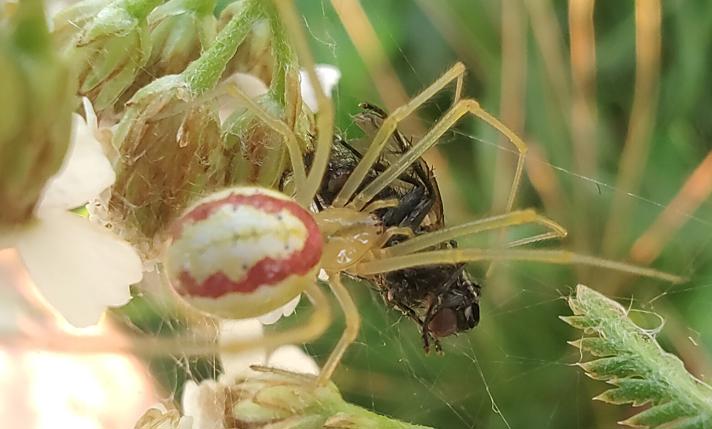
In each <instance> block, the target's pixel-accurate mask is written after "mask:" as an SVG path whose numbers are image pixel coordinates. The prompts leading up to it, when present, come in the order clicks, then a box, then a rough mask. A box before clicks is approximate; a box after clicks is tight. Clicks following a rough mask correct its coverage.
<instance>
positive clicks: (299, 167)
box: [226, 85, 306, 205]
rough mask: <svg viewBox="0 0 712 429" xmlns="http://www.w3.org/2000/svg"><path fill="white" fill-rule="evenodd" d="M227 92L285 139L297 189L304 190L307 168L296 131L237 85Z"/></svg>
mask: <svg viewBox="0 0 712 429" xmlns="http://www.w3.org/2000/svg"><path fill="white" fill-rule="evenodd" d="M226 90H227V91H228V93H230V94H231V95H233V96H234V97H237V98H239V99H240V100H241V101H242V102H244V103H245V107H246V108H247V109H248V110H249V111H251V112H252V113H254V114H255V115H256V116H257V117H258V118H259V119H260V120H261V121H262V122H264V123H265V125H267V126H268V127H270V128H271V129H273V130H274V131H276V132H277V133H279V134H280V135H282V137H283V138H284V144H285V146H287V152H288V153H289V160H290V162H291V164H292V171H293V172H294V183H295V188H296V189H303V188H304V185H305V183H306V167H305V166H304V158H303V154H302V148H301V145H300V144H299V141H298V139H297V135H296V134H295V133H294V130H292V128H291V127H290V126H289V125H287V123H286V122H284V121H283V120H281V119H279V118H277V117H275V116H273V115H272V114H270V113H269V112H267V111H266V110H265V109H264V108H262V106H260V105H259V104H257V103H255V101H254V100H253V99H252V98H250V97H249V96H248V95H247V94H245V93H244V92H243V91H242V90H241V89H240V88H239V87H238V86H237V85H228V86H227V87H226ZM297 201H298V202H299V203H300V204H302V203H303V202H302V201H299V200H297ZM302 205H303V204H302Z"/></svg>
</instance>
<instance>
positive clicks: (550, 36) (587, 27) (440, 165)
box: [298, 0, 712, 428]
mask: <svg viewBox="0 0 712 429" xmlns="http://www.w3.org/2000/svg"><path fill="white" fill-rule="evenodd" d="M637 3H639V4H638V7H639V10H638V19H637V23H636V2H618V1H603V2H595V3H594V2H592V1H591V2H588V1H580V0H572V1H570V2H564V1H549V0H513V1H507V2H497V1H490V0H483V1H472V0H449V1H443V2H440V1H437V2H436V1H430V0H420V1H406V0H399V1H380V0H362V1H361V2H360V5H361V8H358V3H356V2H352V1H343V0H334V1H333V2H329V1H313V0H303V1H300V2H298V4H299V6H300V8H301V10H302V12H303V13H304V15H305V21H306V23H307V26H308V29H309V32H310V33H311V35H312V36H313V49H314V51H315V53H316V56H317V60H318V61H319V62H324V63H331V64H335V65H337V66H338V67H339V69H340V70H341V72H342V74H343V77H342V80H341V83H340V85H339V87H338V89H337V91H336V93H335V95H334V99H335V102H336V107H337V113H338V124H339V129H340V130H341V132H342V133H343V134H345V135H346V136H350V137H355V136H358V131H357V130H356V129H355V127H354V126H352V125H351V120H350V115H351V114H353V113H355V112H356V111H357V110H358V108H357V104H358V103H359V102H362V101H370V102H373V103H376V104H379V105H381V106H384V107H386V108H388V109H392V108H393V107H394V106H398V105H399V104H402V102H403V99H401V98H399V97H401V96H403V95H404V94H407V95H408V96H413V95H414V94H416V93H417V92H418V91H419V90H421V89H423V88H424V87H425V86H426V85H428V84H429V83H431V82H432V81H433V80H435V79H436V78H437V77H439V75H440V74H441V73H443V72H444V71H445V70H447V68H448V67H450V66H451V65H452V64H454V63H455V62H456V61H462V62H463V63H464V64H465V65H466V66H467V68H468V71H467V76H466V78H465V89H464V96H466V97H473V98H476V99H477V100H478V101H480V102H481V104H482V105H483V107H484V108H485V109H487V110H488V111H490V112H491V113H493V114H495V115H496V116H498V117H499V118H500V119H501V120H502V121H503V122H504V123H505V124H507V125H508V126H510V127H511V128H512V129H514V130H515V131H516V132H517V133H518V134H519V135H520V136H522V137H523V138H524V140H525V141H526V142H527V143H529V144H530V145H532V146H533V149H532V152H531V153H530V155H529V161H528V163H527V171H528V174H529V176H531V177H527V178H526V179H525V183H524V184H523V187H522V189H521V192H520V194H519V196H518V199H517V201H516V202H515V207H518V208H524V207H534V208H536V209H537V210H538V211H540V212H542V213H544V214H546V215H547V216H549V217H551V218H553V219H555V220H557V221H558V222H560V223H562V224H563V225H564V226H565V227H566V228H567V229H568V230H569V233H570V235H569V237H567V238H566V239H565V240H563V241H562V242H561V243H560V244H558V243H549V244H547V245H546V247H563V248H567V249H573V250H577V251H579V252H582V253H588V254H593V255H597V256H604V257H608V258H612V259H616V260H637V261H638V262H640V263H648V262H647V261H650V265H651V266H653V267H656V268H659V269H662V270H666V271H669V272H673V273H678V274H682V275H685V276H689V277H690V281H689V282H688V283H686V284H684V285H681V286H672V285H670V284H665V283H663V282H660V281H656V280H651V279H642V278H634V277H632V276H627V275H621V274H619V273H610V272H604V271H602V270H600V269H582V268H580V267H561V266H546V265H541V264H524V263H511V264H501V265H498V267H497V269H496V270H495V271H494V274H493V275H492V276H491V277H490V278H488V279H485V278H484V277H485V270H484V269H483V267H482V266H477V265H473V266H472V269H471V272H472V274H473V275H474V276H475V277H476V278H478V279H479V280H480V281H481V282H482V283H483V285H484V289H483V295H484V298H483V302H482V303H481V305H482V322H481V324H480V326H479V327H477V328H476V329H475V330H473V331H471V332H470V333H468V334H465V335H460V336H458V337H457V338H450V339H448V340H446V341H445V342H444V343H445V344H444V349H445V354H444V356H437V355H431V356H425V355H424V353H423V351H422V349H421V344H420V337H419V335H418V332H417V330H416V327H415V326H414V325H413V324H412V323H411V322H410V321H408V320H406V319H404V318H402V317H401V316H400V315H399V314H398V313H397V312H395V311H392V310H387V309H386V308H385V306H384V305H383V303H382V301H381V298H380V297H379V296H378V294H376V293H375V292H372V291H370V290H369V288H368V287H366V285H359V284H353V285H352V288H351V289H352V291H353V293H354V295H355V296H356V298H357V300H358V305H359V308H360V309H361V312H362V316H363V320H364V323H363V328H362V333H361V335H360V337H359V340H358V342H357V343H356V344H355V345H353V346H352V347H351V349H349V351H348V352H347V355H346V358H345V359H344V364H343V365H342V367H341V368H340V369H339V370H338V371H337V374H336V383H337V384H338V385H339V386H340V387H341V389H342V391H343V393H344V395H345V396H346V397H347V399H349V400H352V401H354V402H357V403H359V404H361V405H363V406H366V407H369V408H372V409H375V410H377V411H379V412H381V413H385V414H389V415H392V416H395V417H398V418H401V419H405V420H408V421H413V422H416V423H419V424H426V425H432V426H435V427H439V428H455V427H463V428H469V427H482V428H484V427H487V428H500V427H501V428H504V427H512V428H522V427H534V428H547V427H551V428H563V427H579V428H599V427H613V426H615V425H616V423H615V422H617V421H620V420H623V419H624V418H625V416H626V415H629V414H630V412H631V411H630V409H628V408H625V407H614V406H610V405H606V404H602V403H600V402H596V401H592V399H591V398H592V397H594V396H595V395H597V394H598V393H600V392H601V391H603V390H604V387H605V386H604V385H603V384H602V383H600V382H594V381H592V380H590V379H588V378H587V377H585V376H584V375H583V374H582V372H581V371H579V370H578V369H577V368H576V367H574V366H572V364H573V363H575V362H577V361H579V359H580V356H579V355H578V350H576V349H574V348H573V347H570V346H568V345H567V344H566V341H568V340H573V339H576V336H577V335H579V334H577V333H576V332H575V331H574V330H572V329H570V328H569V327H567V326H566V325H565V324H564V323H562V322H561V321H559V320H558V316H559V315H565V314H569V310H568V308H567V306H566V303H565V301H564V297H566V296H567V295H568V294H569V293H570V292H571V290H572V288H573V286H575V285H576V284H577V283H585V284H587V285H589V286H591V287H594V288H595V289H597V290H599V291H602V292H604V293H606V294H607V295H609V296H611V297H615V298H617V299H619V300H620V301H621V302H623V303H624V304H625V303H629V302H630V300H631V299H633V304H632V305H634V306H636V307H640V308H645V309H647V310H653V311H656V312H659V313H661V314H662V315H663V316H664V317H665V318H666V322H667V324H666V327H665V329H664V330H663V332H662V337H661V341H662V342H663V344H664V345H665V347H666V348H667V349H668V350H670V351H674V352H675V353H677V354H679V355H680V356H681V357H682V359H683V360H684V361H685V362H686V364H687V366H688V368H689V369H690V370H691V371H692V372H693V373H694V374H696V375H697V376H699V377H701V378H702V379H704V378H705V375H706V374H709V373H710V369H711V368H712V362H711V361H710V357H709V356H710V348H711V347H712V268H710V261H712V245H711V242H712V203H711V202H710V201H709V200H708V199H707V198H706V197H707V195H708V194H709V189H710V187H711V186H712V183H710V181H711V180H710V178H709V176H710V175H711V174H712V172H711V171H710V170H711V169H712V165H710V162H709V161H708V162H707V163H706V164H705V165H702V166H701V167H700V168H699V169H698V171H697V174H698V176H697V177H700V176H701V177H702V178H703V179H704V178H706V181H705V180H696V181H695V182H694V183H693V184H694V185H695V186H691V185H688V188H686V190H685V191H682V192H681V189H682V188H683V185H684V184H685V183H686V181H687V180H688V177H689V176H690V175H691V174H692V173H693V171H695V169H696V168H697V167H698V166H700V165H701V163H702V162H703V160H704V159H705V157H706V156H708V153H709V152H710V150H712V120H710V112H711V111H712V85H710V82H709V79H710V76H712V46H711V45H712V37H711V36H712V34H711V33H712V3H710V2H706V1H674V0H668V1H665V2H662V5H661V8H662V10H661V21H660V27H659V28H658V30H659V32H657V33H656V29H655V28H656V26H655V23H654V22H655V11H656V7H655V5H656V4H657V2H654V1H640V2H637ZM354 5H356V6H354ZM587 8H590V9H588V12H587ZM337 10H338V11H339V12H340V13H338V12H337ZM361 12H363V13H364V15H361ZM364 17H365V19H364ZM587 17H592V19H590V20H589V19H587ZM650 22H652V24H651V23H650ZM349 28H351V29H352V30H351V31H352V32H351V34H350V33H349V30H348V29H349ZM636 29H637V31H638V32H639V33H640V35H639V38H640V40H641V43H640V45H639V46H638V53H639V54H641V56H642V57H644V58H642V59H641V60H639V61H640V62H639V63H638V65H636ZM371 30H372V32H371ZM656 34H658V35H659V37H660V40H661V46H660V50H659V53H660V55H659V56H658V61H659V67H656V66H655V64H656V59H655V55H654V54H653V55H652V57H650V55H648V56H647V57H646V52H648V51H652V52H653V53H654V52H655V51H656V49H655V40H656ZM371 35H373V36H374V37H375V38H373V37H370V36H371ZM587 35H590V36H591V37H587ZM572 46H573V47H574V48H573V50H572ZM572 59H573V60H572ZM572 64H573V65H572ZM587 64H588V66H587ZM656 70H659V73H658V72H656ZM636 81H637V83H636ZM636 85H637V87H636ZM401 89H402V90H401ZM636 91H637V93H638V95H637V99H636ZM452 94H453V91H452V89H449V90H447V91H445V92H444V93H443V94H442V96H439V97H436V98H435V99H434V100H432V101H430V102H428V103H427V104H426V105H425V106H424V107H423V108H422V109H421V110H420V111H419V112H418V118H416V119H415V120H411V121H410V122H408V123H406V124H404V129H405V130H406V131H407V132H408V133H409V134H411V135H413V136H414V138H417V136H418V135H422V133H423V132H424V130H427V128H428V126H429V125H430V124H432V123H434V121H435V120H436V119H437V118H438V116H439V115H440V114H442V113H443V112H444V111H445V110H446V109H447V107H448V106H449V105H448V103H449V102H450V101H451V99H452ZM634 105H637V107H635V108H634V107H633V106H634ZM626 146H628V149H625V150H624V148H625V147H626ZM437 151H438V154H436V155H435V156H433V155H431V156H430V157H429V158H428V159H429V160H430V161H431V162H432V164H433V165H434V168H435V171H436V174H437V175H438V178H439V179H440V186H441V187H442V188H443V199H444V200H445V201H444V203H445V209H446V217H447V222H448V224H451V225H452V224H457V223H460V222H463V221H465V220H470V219H476V218H479V217H482V216H486V215H489V214H493V213H498V212H500V211H501V207H502V204H503V202H504V201H503V200H504V199H505V198H506V195H507V191H508V186H509V181H511V174H512V169H513V166H514V162H515V160H516V157H515V156H514V153H513V152H512V146H511V145H509V143H508V142H507V141H506V140H505V139H504V138H503V137H502V136H501V135H499V134H498V133H497V132H496V131H494V130H493V129H492V128H491V127H489V126H487V125H486V124H484V123H483V122H482V121H479V120H475V119H470V118H467V119H465V120H463V121H461V122H460V123H459V125H458V127H457V129H456V130H454V131H453V132H451V133H448V135H446V136H445V138H443V140H442V142H441V144H440V145H439V146H438V149H437ZM625 151H627V152H628V153H627V155H624V152H625ZM626 156H627V157H628V159H627V160H625V158H626ZM705 173H706V174H705ZM680 195H683V197H680ZM676 197H678V198H683V202H688V203H689V202H690V200H691V201H693V202H694V201H697V202H698V203H699V204H688V205H684V204H682V203H679V202H678V203H675V205H674V206H673V207H671V208H669V213H668V214H667V215H666V216H667V217H666V219H668V221H667V223H665V225H673V224H678V225H679V228H669V229H668V230H669V233H668V235H669V239H666V240H658V241H657V242H653V244H650V243H651V242H647V243H648V244H647V245H646V244H645V242H644V243H640V244H639V247H638V250H637V252H638V253H636V251H632V250H631V249H633V246H634V243H636V240H638V239H639V238H640V237H641V236H643V235H644V234H645V233H646V231H648V230H649V228H651V226H652V225H653V223H654V222H655V220H656V219H657V218H658V217H659V216H660V215H661V214H662V213H663V211H664V210H665V209H666V208H668V207H669V205H670V203H671V201H673V200H674V199H675V198H676ZM685 197H686V198H687V199H685ZM616 204H617V205H618V208H616V209H614V208H613V207H612V206H613V205H616ZM697 205H699V207H697ZM611 219H615V220H616V221H617V222H618V223H617V225H616V224H613V225H611V224H610V222H611ZM525 232H526V231H523V232H522V231H520V232H514V234H521V233H525ZM648 236H649V237H650V235H648ZM655 249H659V251H655ZM646 252H652V253H646ZM656 254H659V256H657V257H655V255H656ZM636 255H637V256H636ZM645 255H653V256H647V257H646V256H645ZM636 258H637V259H636ZM651 259H652V260H651ZM340 332H341V325H340V324H335V326H334V328H333V329H332V330H331V331H330V332H329V334H328V335H325V336H324V337H323V338H322V339H321V340H319V341H318V342H317V343H315V344H311V345H309V347H308V350H309V352H310V353H312V354H313V355H314V356H316V357H317V358H318V359H322V361H323V359H325V358H326V356H328V353H329V351H330V350H331V348H332V347H333V345H334V344H335V342H336V339H337V338H338V335H339V334H340Z"/></svg>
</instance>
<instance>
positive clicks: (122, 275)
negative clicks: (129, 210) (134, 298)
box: [17, 211, 142, 327]
mask: <svg viewBox="0 0 712 429" xmlns="http://www.w3.org/2000/svg"><path fill="white" fill-rule="evenodd" d="M17 249H18V250H19V252H20V255H21V257H22V259H23V260H24V262H25V265H26V267H27V270H28V271H29V273H30V276H31V277H32V280H33V281H34V282H35V284H36V285H37V288H38V289H39V290H40V292H41V293H42V295H43V296H44V298H45V299H46V300H47V301H48V302H49V303H50V304H51V305H52V306H54V308H55V309H57V310H58V311H59V312H60V313H61V314H62V315H63V316H64V317H65V318H66V319H67V321H68V322H69V323H71V324H73V325H75V326H76V327H86V326H89V325H93V324H96V323H97V321H98V320H99V317H100V316H101V314H102V313H103V311H104V310H105V309H106V307H108V306H119V305H123V304H125V303H126V302H128V300H129V299H130V294H129V285H131V284H134V283H137V282H138V281H139V280H141V274H142V265H141V259H140V258H139V257H138V255H137V254H136V252H135V251H134V249H133V248H132V247H131V246H130V245H129V244H128V243H126V242H123V241H121V240H119V239H117V238H116V237H114V236H113V235H112V234H111V233H109V232H108V231H107V230H105V229H103V228H101V227H99V226H96V225H93V224H92V223H91V222H89V220H87V219H85V218H82V217H81V216H78V215H75V214H72V213H67V212H62V211H52V212H49V213H47V215H46V216H43V217H42V218H40V219H38V220H37V221H36V224H35V225H33V226H31V227H28V228H27V230H26V231H24V232H23V233H22V235H21V236H20V237H19V239H18V243H17Z"/></svg>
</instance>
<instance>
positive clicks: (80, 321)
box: [0, 100, 142, 327]
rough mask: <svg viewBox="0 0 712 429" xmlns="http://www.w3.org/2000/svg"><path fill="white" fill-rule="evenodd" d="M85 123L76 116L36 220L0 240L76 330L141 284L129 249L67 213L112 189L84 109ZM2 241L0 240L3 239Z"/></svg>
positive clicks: (89, 110) (138, 266)
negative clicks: (18, 258) (18, 259)
mask: <svg viewBox="0 0 712 429" xmlns="http://www.w3.org/2000/svg"><path fill="white" fill-rule="evenodd" d="M84 103H85V104H84V106H85V111H86V112H87V121H86V122H85V121H84V119H82V118H81V116H79V115H77V114H75V116H74V124H73V135H72V141H71V143H70V147H69V149H68V150H67V154H66V156H65V161H64V165H63V166H62V168H61V169H60V171H59V172H58V173H57V174H56V175H55V176H54V177H52V178H51V179H50V180H49V181H48V182H47V185H46V187H45V190H44V191H43V194H42V197H41V198H40V201H39V202H38V204H37V208H36V211H35V219H33V220H32V221H31V222H29V223H28V224H26V225H22V226H20V227H17V228H15V229H13V230H12V231H10V232H9V234H0V237H2V240H1V242H0V249H2V248H9V247H14V248H15V249H16V250H17V251H18V252H19V253H20V256H21V258H22V261H23V262H24V264H25V267H26V269H27V271H28V272H29V274H30V276H31V278H32V280H33V282H34V283H35V285H36V286H37V288H38V289H39V291H40V292H41V294H42V296H43V297H44V298H45V299H46V300H47V301H48V303H49V304H50V305H51V306H52V307H53V308H54V309H55V310H57V311H58V312H59V313H60V314H61V316H63V317H64V318H65V319H66V320H67V321H68V322H69V323H71V324H72V325H74V326H76V327H86V326H90V325H94V324H96V323H97V322H98V321H99V318H100V317H101V315H102V314H103V312H104V310H105V309H106V307H110V306H120V305H123V304H125V303H126V302H128V300H129V299H130V294H129V286H130V285H131V284H134V283H137V282H138V281H139V280H141V272H142V266H141V260H140V258H139V256H138V255H137V254H136V252H135V251H134V249H133V248H132V247H131V246H130V245H129V244H128V243H126V242H124V241H121V240H119V239H118V238H116V237H115V236H114V235H112V234H111V233H110V232H109V231H107V230H106V229H104V228H102V227H100V226H97V225H94V224H92V223H91V222H90V221H89V220H88V219H86V218H84V217H82V216H80V215H77V214H74V213H71V212H69V210H70V209H74V208H76V207H79V206H81V205H83V204H85V203H87V202H88V201H89V200H91V199H93V198H95V197H96V196H98V195H99V193H101V192H102V191H103V190H105V189H106V188H108V187H109V186H111V184H112V183H113V182H114V178H115V177H114V171H113V170H112V168H111V165H110V163H109V161H108V160H107V159H106V156H105V155H104V153H103V151H102V149H101V144H100V143H99V141H98V140H97V139H96V137H95V134H94V131H95V130H96V117H95V116H94V113H93V110H92V108H91V104H89V102H88V100H85V101H84ZM3 235H4V237H3Z"/></svg>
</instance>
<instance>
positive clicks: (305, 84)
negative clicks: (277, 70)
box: [299, 64, 341, 113]
mask: <svg viewBox="0 0 712 429" xmlns="http://www.w3.org/2000/svg"><path fill="white" fill-rule="evenodd" d="M316 76H317V78H319V83H320V84H321V88H322V89H323V90H324V94H326V96H327V97H330V96H331V91H333V89H334V87H335V86H336V84H338V83H339V79H341V72H340V71H339V69H337V68H336V67H334V66H332V65H329V64H317V66H316ZM299 77H300V80H301V91H302V100H304V104H306V105H307V107H309V109H311V111H312V112H314V113H316V112H317V111H318V110H319V106H318V104H317V102H316V94H315V93H314V86H313V85H312V83H311V82H310V81H309V76H308V75H307V73H306V71H304V70H301V71H300V72H299Z"/></svg>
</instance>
